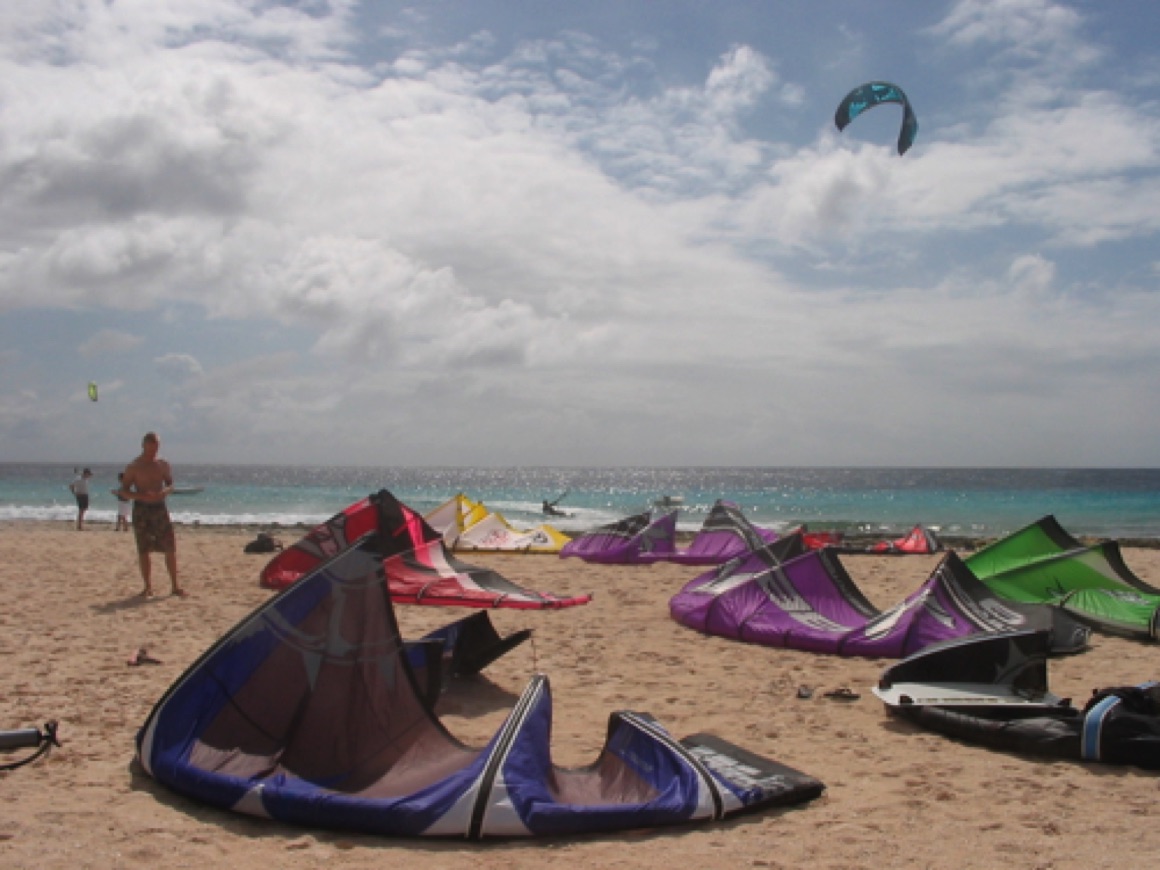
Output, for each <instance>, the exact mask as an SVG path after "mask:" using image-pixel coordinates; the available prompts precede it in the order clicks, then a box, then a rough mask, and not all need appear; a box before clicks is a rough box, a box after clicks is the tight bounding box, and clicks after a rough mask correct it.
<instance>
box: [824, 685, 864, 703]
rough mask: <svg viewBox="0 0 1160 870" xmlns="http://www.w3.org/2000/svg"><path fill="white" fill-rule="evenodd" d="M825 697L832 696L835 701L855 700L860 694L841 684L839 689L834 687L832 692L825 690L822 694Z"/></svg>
mask: <svg viewBox="0 0 1160 870" xmlns="http://www.w3.org/2000/svg"><path fill="white" fill-rule="evenodd" d="M823 697H826V698H833V699H834V700H835V701H857V700H858V699H859V698H861V697H862V696H861V695H859V694H858V693H857V692H855V691H854V690H853V689H851V688H848V687H847V686H842V688H840V689H834V690H833V691H832V692H826V694H825V695H824V696H823Z"/></svg>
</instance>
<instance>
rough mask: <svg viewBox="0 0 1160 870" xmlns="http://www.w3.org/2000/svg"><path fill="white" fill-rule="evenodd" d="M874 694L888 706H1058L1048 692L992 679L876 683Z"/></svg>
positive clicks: (1061, 700)
mask: <svg viewBox="0 0 1160 870" xmlns="http://www.w3.org/2000/svg"><path fill="white" fill-rule="evenodd" d="M873 691H874V694H875V695H877V696H878V697H879V698H881V699H882V701H883V702H884V703H886V704H887V705H889V706H891V707H910V706H933V705H938V706H940V707H1032V708H1035V707H1044V708H1047V707H1058V706H1059V705H1060V704H1061V703H1062V702H1063V699H1062V698H1059V697H1057V696H1056V695H1053V694H1052V693H1051V692H1044V693H1036V694H1034V695H1031V694H1028V693H1026V692H1019V691H1017V690H1015V689H1014V688H1012V687H1011V686H1004V685H996V684H994V683H933V682H932V683H894V684H893V685H891V686H888V687H886V688H883V687H881V686H876V687H875V688H874V690H873Z"/></svg>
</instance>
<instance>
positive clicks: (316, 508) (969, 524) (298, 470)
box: [0, 463, 1160, 538]
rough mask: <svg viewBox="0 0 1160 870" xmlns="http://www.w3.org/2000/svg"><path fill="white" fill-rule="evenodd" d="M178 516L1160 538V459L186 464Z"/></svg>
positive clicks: (26, 473)
mask: <svg viewBox="0 0 1160 870" xmlns="http://www.w3.org/2000/svg"><path fill="white" fill-rule="evenodd" d="M92 470H93V472H94V477H93V480H92V483H91V491H92V493H93V497H92V507H91V508H90V512H89V518H90V519H92V520H96V521H107V522H112V521H113V518H114V516H115V511H116V501H115V500H114V498H113V496H112V495H111V493H110V492H109V490H111V489H112V488H113V486H114V485H115V484H116V477H117V472H118V471H120V470H121V467H120V466H108V465H104V466H102V465H94V466H92ZM174 473H175V475H176V478H177V481H176V482H177V484H178V485H179V486H187V487H204V490H203V491H202V492H201V493H198V494H195V495H177V496H173V497H172V498H171V499H170V510H171V512H172V513H173V515H174V518H175V519H177V520H178V521H179V522H183V523H194V522H197V523H200V524H203V525H220V526H230V525H275V524H277V525H282V526H295V525H298V524H305V525H315V524H317V523H320V522H322V521H324V520H326V519H327V518H329V517H330V516H332V515H333V514H335V513H337V512H338V511H340V510H342V509H343V508H344V507H346V506H347V505H349V504H351V503H353V502H355V501H357V500H359V499H361V498H363V497H364V496H366V495H368V494H369V493H371V492H374V491H376V490H378V489H381V488H384V487H385V488H387V489H390V490H391V491H392V492H393V493H394V494H395V495H396V496H398V497H399V498H400V499H402V500H403V501H404V502H406V503H407V504H408V505H410V506H411V507H413V508H415V509H417V510H420V511H423V512H426V511H429V510H431V509H432V508H434V507H436V506H437V505H439V504H441V503H442V502H443V501H445V500H446V499H448V498H450V497H452V496H453V495H455V494H456V493H458V492H462V493H464V494H465V495H467V496H468V497H469V498H472V499H474V500H476V501H482V502H484V503H485V504H486V505H487V506H488V507H490V508H491V509H492V510H496V511H499V512H501V513H502V514H504V515H505V516H506V517H507V518H508V519H509V520H510V521H512V522H513V523H514V524H516V525H530V524H533V523H539V522H543V521H544V519H545V518H544V516H543V514H542V512H541V508H540V506H541V503H542V501H543V500H544V499H555V498H556V497H558V496H559V495H561V494H562V493H564V492H567V495H566V496H565V497H564V499H563V500H562V501H561V502H560V504H559V507H560V508H561V509H563V510H565V511H567V512H569V513H570V514H571V516H569V517H565V518H554V519H552V520H551V522H552V523H553V525H555V526H557V527H558V528H560V529H561V530H563V531H567V532H575V531H581V530H586V529H590V528H593V527H594V526H597V525H601V524H603V523H607V522H611V521H613V520H617V519H620V518H622V517H624V516H627V515H629V514H632V513H637V512H639V511H641V510H643V509H645V508H646V507H647V506H649V505H650V504H651V503H652V502H653V501H654V500H656V499H658V498H660V497H662V496H666V495H668V496H678V497H680V498H682V499H683V503H682V506H681V512H680V517H679V527H680V528H681V529H684V530H695V529H697V528H698V527H699V526H700V524H701V521H702V520H703V519H704V516H705V513H706V512H707V511H708V509H709V507H710V506H711V505H712V504H713V502H714V501H715V500H716V499H718V498H725V499H728V500H730V501H734V502H736V503H737V504H739V505H740V506H741V507H742V509H743V510H744V511H745V513H746V515H747V516H748V517H749V518H750V519H751V520H753V521H754V522H756V523H757V524H759V525H763V526H766V527H769V528H774V529H779V530H784V529H786V528H790V527H792V526H795V525H797V524H799V523H803V522H805V523H808V524H810V526H812V527H814V528H817V529H821V528H838V529H842V530H844V531H847V532H859V533H865V534H873V535H877V534H882V535H888V534H891V533H895V532H898V533H902V532H905V531H907V530H908V529H910V528H911V527H912V526H913V525H914V524H915V523H922V524H924V525H927V526H932V527H934V528H936V529H937V530H938V531H940V532H942V533H943V534H945V535H963V536H969V537H991V536H995V535H1001V534H1006V533H1008V532H1011V531H1015V530H1016V529H1018V528H1021V527H1022V526H1024V525H1027V524H1028V523H1031V522H1034V521H1035V520H1037V519H1039V518H1040V517H1041V516H1044V515H1046V514H1054V515H1055V516H1056V517H1057V518H1058V519H1059V521H1060V522H1061V523H1062V524H1063V525H1064V527H1065V528H1067V529H1068V530H1069V531H1070V532H1072V534H1076V535H1085V536H1088V535H1090V536H1099V537H1109V538H1160V469H948V468H943V469H938V468H333V467H303V466H227V465H188V466H181V465H176V466H175V467H174ZM72 478H73V467H72V466H67V465H57V464H23V463H14V464H2V463H0V520H5V519H29V520H45V521H61V520H69V519H72V518H73V516H74V514H75V507H74V503H73V499H72V495H71V494H70V493H69V491H68V489H67V487H68V484H69V482H70V481H71V480H72Z"/></svg>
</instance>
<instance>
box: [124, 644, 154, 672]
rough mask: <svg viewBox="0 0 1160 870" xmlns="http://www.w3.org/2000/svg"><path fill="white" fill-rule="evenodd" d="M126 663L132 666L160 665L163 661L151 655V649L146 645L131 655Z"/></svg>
mask: <svg viewBox="0 0 1160 870" xmlns="http://www.w3.org/2000/svg"><path fill="white" fill-rule="evenodd" d="M126 664H128V665H129V666H130V667H136V666H137V665H159V664H161V661H160V660H159V659H155V658H153V656H151V655H149V650H147V649H145V647H141V648H140V649H138V650H137V651H136V652H135V653H133V655H131V656H129V661H128V662H126Z"/></svg>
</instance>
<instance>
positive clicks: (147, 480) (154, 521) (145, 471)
mask: <svg viewBox="0 0 1160 870" xmlns="http://www.w3.org/2000/svg"><path fill="white" fill-rule="evenodd" d="M160 449H161V439H160V438H158V437H157V433H155V432H146V433H145V437H144V438H142V439H141V455H140V456H138V457H137V458H136V459H134V460H133V461H132V462H130V463H129V465H128V467H127V468H126V469H125V472H124V474H123V476H122V478H121V491H120V493H119V494H120V495H121V496H123V497H124V498H128V499H129V500H130V501H132V502H133V532H134V534H135V535H136V537H137V562H138V564H139V565H140V568H141V577H142V579H143V580H144V581H145V589H144V590H142V592H141V596H142V597H143V598H147V597H149V596H150V595H152V594H153V583H152V580H151V577H152V574H153V565H152V562H151V559H150V555H149V554H150V553H164V554H165V567H166V569H167V570H168V571H169V579H170V581H171V582H172V583H173V594H174V595H181V596H184V595H185V590H184V589H182V588H181V586H180V585H179V584H178V582H177V540H176V539H175V538H174V535H173V523H172V522H170V520H169V509H168V508H167V507H166V506H165V497H166V496H167V495H169V494H170V493H171V492H173V471H172V469H170V467H169V463H168V462H166V461H165V460H164V459H161V458H160V457H159V456H158V455H157V451H158V450H160Z"/></svg>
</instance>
